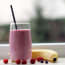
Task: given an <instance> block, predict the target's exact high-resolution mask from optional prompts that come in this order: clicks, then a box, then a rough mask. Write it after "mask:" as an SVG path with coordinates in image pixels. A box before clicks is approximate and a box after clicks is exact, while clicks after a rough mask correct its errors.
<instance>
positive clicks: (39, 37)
mask: <svg viewBox="0 0 65 65" xmlns="http://www.w3.org/2000/svg"><path fill="white" fill-rule="evenodd" d="M3 4H4V5H3ZM10 4H12V5H13V8H14V12H15V17H16V21H17V22H30V24H31V31H32V42H33V43H44V42H45V43H49V42H65V2H64V0H53V1H51V0H41V1H39V2H38V1H37V0H36V1H35V0H27V1H26V0H24V1H21V0H14V1H13V0H10V1H9V0H6V1H5V0H0V8H1V10H0V42H6V43H7V42H8V40H9V27H10V23H11V22H13V20H12V15H11V11H10ZM25 4H26V5H25Z"/></svg>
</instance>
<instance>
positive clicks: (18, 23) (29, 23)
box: [11, 23, 30, 25]
mask: <svg viewBox="0 0 65 65" xmlns="http://www.w3.org/2000/svg"><path fill="white" fill-rule="evenodd" d="M12 24H14V23H11V25H12ZM16 24H30V23H16Z"/></svg>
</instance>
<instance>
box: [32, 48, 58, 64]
mask: <svg viewBox="0 0 65 65" xmlns="http://www.w3.org/2000/svg"><path fill="white" fill-rule="evenodd" d="M37 57H43V58H44V60H47V61H50V62H53V63H54V62H56V61H57V60H58V53H57V52H56V51H53V50H48V49H33V50H32V58H37Z"/></svg>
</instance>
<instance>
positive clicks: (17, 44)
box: [9, 29, 32, 60]
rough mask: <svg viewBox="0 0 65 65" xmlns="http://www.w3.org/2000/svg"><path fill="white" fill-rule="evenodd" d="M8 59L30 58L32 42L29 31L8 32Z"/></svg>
mask: <svg viewBox="0 0 65 65" xmlns="http://www.w3.org/2000/svg"><path fill="white" fill-rule="evenodd" d="M9 43H10V58H11V59H12V60H16V59H30V58H31V57H32V41H31V32H30V29H24V30H11V31H10V39H9Z"/></svg>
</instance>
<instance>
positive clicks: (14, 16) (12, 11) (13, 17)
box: [10, 5, 17, 29]
mask: <svg viewBox="0 0 65 65" xmlns="http://www.w3.org/2000/svg"><path fill="white" fill-rule="evenodd" d="M10 8H11V12H12V17H13V20H14V23H15V28H16V29H17V25H16V19H15V15H14V10H13V7H12V5H10Z"/></svg>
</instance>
